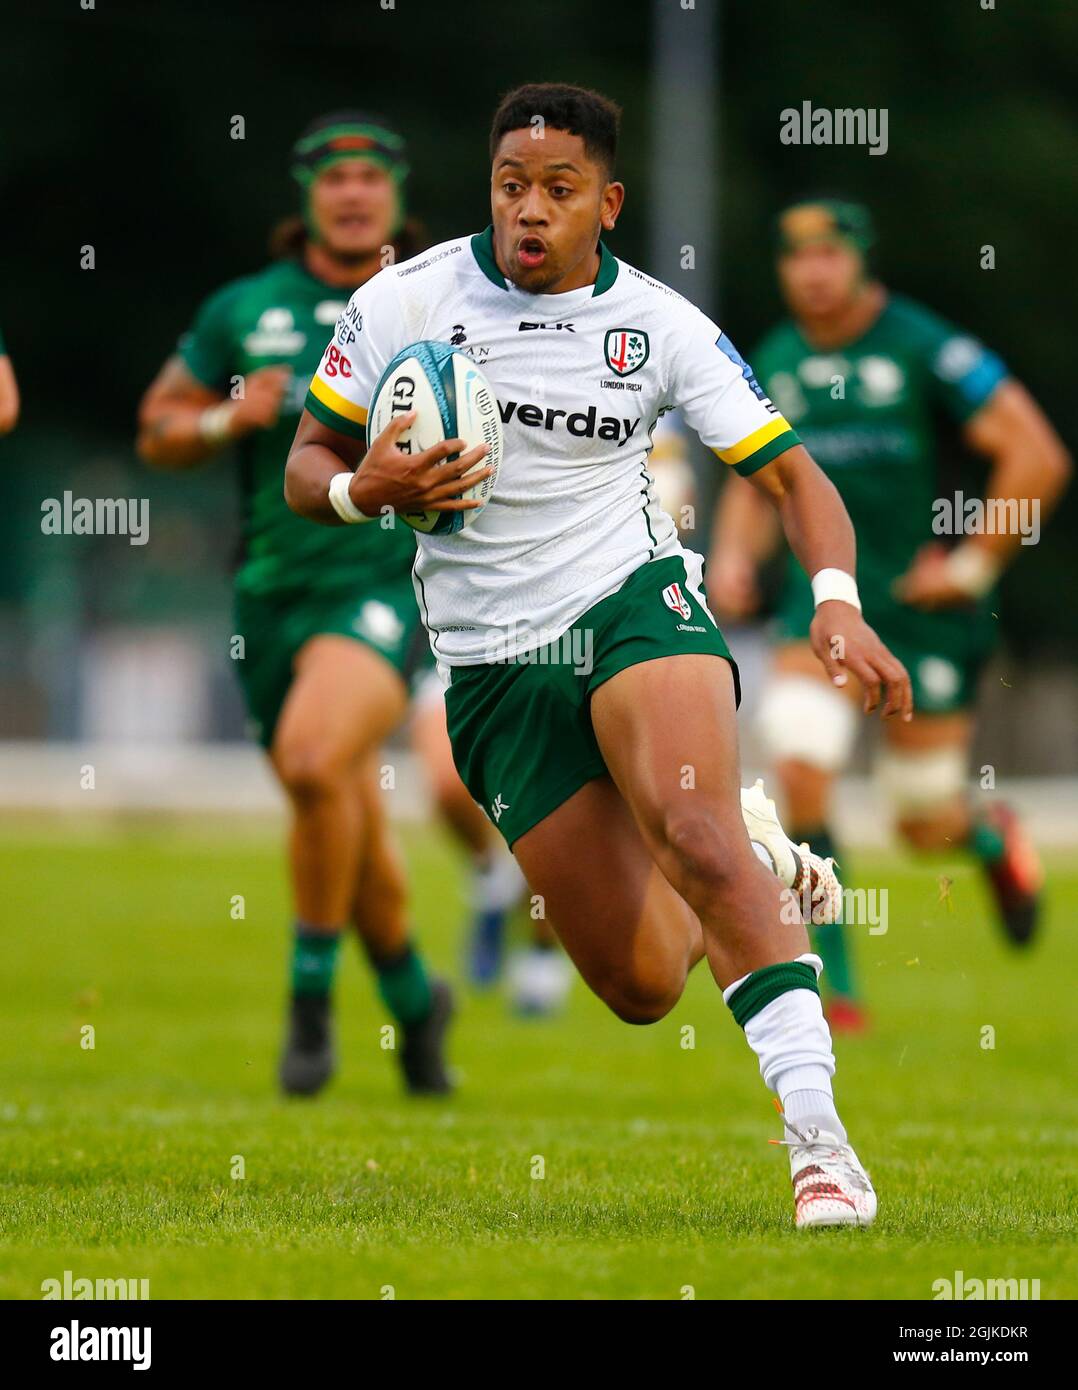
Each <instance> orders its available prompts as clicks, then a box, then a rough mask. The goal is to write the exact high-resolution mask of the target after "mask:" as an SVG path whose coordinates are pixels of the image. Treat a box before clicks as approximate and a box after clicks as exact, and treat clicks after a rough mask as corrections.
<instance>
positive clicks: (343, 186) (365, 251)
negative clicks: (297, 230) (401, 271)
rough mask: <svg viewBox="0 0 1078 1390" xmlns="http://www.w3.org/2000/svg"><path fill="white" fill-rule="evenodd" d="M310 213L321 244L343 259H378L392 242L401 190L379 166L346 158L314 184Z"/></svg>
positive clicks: (325, 171)
mask: <svg viewBox="0 0 1078 1390" xmlns="http://www.w3.org/2000/svg"><path fill="white" fill-rule="evenodd" d="M310 199H311V201H310V210H311V216H312V218H313V219H314V224H315V226H316V227H317V228H318V236H319V240H320V241H321V243H322V245H323V246H324V247H325V248H326V250H327V251H328V252H329V253H330V255H332V256H338V257H339V258H340V259H341V260H357V259H359V258H361V257H364V256H370V255H374V254H375V253H377V252H378V251H380V250H381V248H382V247H383V246H387V245H388V244H389V242H390V240H391V235H392V227H393V222H394V220H395V218H396V215H397V188H396V185H395V184H394V182H393V180H392V178H391V177H390V176H389V174H388V173H387V172H386V171H385V169H383V168H382V167H381V165H378V164H370V163H368V162H367V161H366V160H363V159H346V160H342V161H341V162H340V163H339V164H331V165H330V166H329V168H328V169H326V170H324V172H323V173H321V174H319V175H318V177H317V178H316V179H315V181H314V183H313V184H312V185H311V194H310Z"/></svg>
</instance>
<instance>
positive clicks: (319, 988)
mask: <svg viewBox="0 0 1078 1390" xmlns="http://www.w3.org/2000/svg"><path fill="white" fill-rule="evenodd" d="M340 945H341V933H340V932H339V931H336V932H329V931H312V930H311V929H310V928H309V927H297V928H296V935H295V940H294V941H293V943H292V967H291V974H292V993H293V994H329V992H330V991H331V990H332V988H333V977H334V975H335V974H336V973H337V953H338V951H339V950H340Z"/></svg>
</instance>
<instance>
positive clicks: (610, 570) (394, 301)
mask: <svg viewBox="0 0 1078 1390" xmlns="http://www.w3.org/2000/svg"><path fill="white" fill-rule="evenodd" d="M423 338H429V339H435V340H438V341H441V342H449V343H452V344H453V345H455V346H456V347H457V348H458V350H459V351H460V352H463V353H466V354H467V355H468V356H469V357H470V358H471V359H472V360H473V361H474V362H475V363H476V365H477V366H479V367H480V368H481V369H482V370H483V372H484V373H485V375H486V377H487V379H488V380H489V382H490V384H491V386H492V387H493V389H494V392H495V394H496V396H497V397H498V403H499V408H500V411H501V416H502V422H503V427H504V432H505V444H504V450H503V455H502V463H501V469H500V472H499V475H498V482H497V487H496V488H495V490H494V493H493V495H492V496H491V498H490V500H489V501H488V502H487V505H486V506H485V507H484V509H483V510H482V512H480V514H479V515H478V516H477V517H476V518H475V520H474V521H473V522H472V523H471V524H470V525H469V526H467V527H465V528H464V529H463V530H461V531H458V532H455V533H453V534H447V535H441V536H439V535H425V534H422V533H417V536H416V540H417V542H418V547H419V548H418V554H417V557H416V563H415V566H414V570H413V576H414V581H415V586H416V594H417V597H418V600H419V604H420V609H421V612H422V614H423V620H424V622H425V623H426V625H427V629H428V631H429V633H430V639H431V647H432V650H433V651H434V654H435V656H436V657H437V658H438V659H439V661H441V662H443V663H445V664H446V665H449V666H460V665H469V664H475V663H481V662H486V661H491V660H502V659H505V658H507V657H511V656H514V655H519V654H521V653H523V652H526V651H528V650H530V649H532V648H534V647H536V646H540V645H543V644H545V643H547V642H552V641H554V640H555V639H556V638H558V637H560V636H561V635H562V633H564V632H565V631H566V630H567V629H568V628H569V627H570V626H571V625H572V624H573V623H574V622H575V621H576V619H577V618H579V617H580V615H581V614H582V613H583V612H584V611H585V610H586V609H588V608H590V607H591V606H592V604H594V603H597V602H598V601H599V600H600V599H602V598H605V597H606V596H607V595H608V594H611V593H613V592H614V590H615V589H617V588H618V587H619V586H620V585H621V584H622V583H624V581H625V580H626V579H627V578H628V576H629V575H630V574H632V573H633V571H634V570H636V569H638V568H639V566H640V565H643V564H647V563H648V562H649V561H651V560H656V559H664V558H666V557H667V556H669V555H674V554H678V553H679V552H681V550H682V547H681V545H680V543H679V541H678V538H677V532H676V529H675V527H674V523H673V521H672V520H671V519H670V517H669V516H668V515H667V514H666V513H665V512H664V511H663V510H662V509H661V507H660V506H659V503H658V501H657V499H656V497H655V494H654V490H653V486H652V478H651V475H650V473H649V471H648V466H647V465H648V454H649V452H650V449H651V432H652V430H653V429H654V427H655V424H656V422H657V421H658V419H659V416H660V415H662V414H663V412H664V411H667V410H670V409H673V408H674V407H678V408H679V409H680V411H681V414H682V418H683V419H684V420H685V422H686V424H687V425H688V426H689V427H690V428H691V429H693V430H695V431H696V433H697V434H698V435H699V436H700V438H701V439H702V440H703V442H704V443H705V444H706V445H708V446H709V447H710V448H711V449H712V450H713V451H714V452H715V453H716V454H717V455H718V457H719V458H720V459H721V460H722V461H723V462H724V463H726V464H729V465H731V466H732V467H734V468H736V469H737V471H738V472H739V473H743V474H745V473H751V472H753V471H754V470H755V469H757V468H760V467H762V466H763V464H765V463H767V462H769V461H770V460H771V459H772V458H774V457H775V455H776V454H779V453H781V452H782V451H783V450H784V449H788V448H790V447H791V446H792V445H794V444H796V443H798V437H797V435H796V434H795V433H794V432H793V430H792V429H791V428H790V426H789V425H788V424H787V422H786V421H785V420H784V419H783V417H782V416H781V415H780V414H779V412H778V410H777V409H776V407H775V406H774V405H772V403H771V401H770V400H768V398H767V397H766V396H765V395H764V393H763V391H762V390H761V389H760V387H759V386H758V384H757V382H756V379H755V377H754V376H753V374H752V371H751V369H750V368H749V367H748V365H747V364H746V363H745V362H744V361H743V360H742V358H741V357H740V356H739V355H738V353H737V351H736V349H735V348H734V346H733V344H732V343H731V342H730V340H729V339H728V338H727V337H726V335H725V334H724V333H722V332H721V330H720V329H719V328H718V327H717V326H716V325H715V324H714V323H712V321H711V320H710V319H709V318H708V317H707V316H706V315H705V314H702V313H701V312H700V310H699V309H697V308H695V307H694V306H693V305H692V304H690V303H689V302H688V301H687V300H686V299H683V298H682V296H681V295H679V294H677V293H676V292H675V291H674V290H671V289H669V288H667V286H665V285H662V284H660V283H659V282H658V281H656V280H652V279H649V277H648V276H646V275H643V274H642V273H641V272H640V271H639V270H636V269H635V268H634V267H633V266H631V265H627V264H626V263H625V262H624V261H620V260H618V259H617V258H616V257H614V256H612V255H611V254H610V252H609V251H608V250H607V249H606V247H605V246H602V245H600V265H599V274H598V277H597V278H596V281H595V283H594V284H592V285H586V286H584V287H583V288H582V289H578V290H569V291H567V292H566V293H564V294H528V293H527V292H526V291H524V290H521V289H518V288H517V287H516V286H515V285H514V284H513V283H512V282H511V281H508V280H506V279H505V277H504V276H503V275H502V274H501V272H500V271H499V270H498V267H497V264H496V262H495V259H494V250H493V229H492V228H489V227H488V228H487V230H486V231H485V232H483V233H481V234H479V235H477V236H473V237H464V238H461V239H460V240H459V241H447V242H444V243H442V244H441V245H440V246H435V247H433V248H431V250H429V251H425V252H424V253H423V254H422V255H419V256H417V257H415V258H414V259H412V260H410V261H404V262H402V263H401V264H400V265H396V266H388V267H387V268H386V269H384V270H382V271H380V272H379V273H378V274H377V275H375V276H374V277H373V278H372V279H371V280H368V281H367V283H366V284H364V285H362V286H361V287H360V288H359V289H358V290H356V292H355V294H353V295H352V298H351V300H350V302H349V305H348V308H347V310H346V311H345V313H344V314H342V315H341V317H340V319H339V320H338V323H337V329H336V333H335V335H334V338H333V340H332V342H331V343H330V345H329V346H328V347H327V349H326V352H325V354H324V355H323V357H322V362H321V364H320V366H319V368H318V371H317V373H316V374H315V377H314V379H313V381H312V382H311V387H310V391H309V392H308V395H307V409H308V410H309V411H310V412H311V413H312V414H313V415H315V416H316V417H317V418H318V419H319V420H321V421H322V422H323V423H325V424H327V425H329V426H330V428H331V429H335V430H338V431H340V432H341V433H344V434H350V435H355V436H359V437H362V436H363V435H364V433H365V431H364V426H365V424H366V420H367V407H368V405H369V404H370V399H371V395H372V393H373V391H374V388H375V386H376V384H377V382H378V379H379V377H380V376H381V375H382V372H383V370H384V369H385V367H386V365H387V363H388V362H389V361H390V359H391V358H393V357H394V356H396V354H397V353H398V352H399V351H400V350H401V349H402V348H404V347H407V346H408V345H409V344H410V343H414V342H417V341H418V340H420V339H423Z"/></svg>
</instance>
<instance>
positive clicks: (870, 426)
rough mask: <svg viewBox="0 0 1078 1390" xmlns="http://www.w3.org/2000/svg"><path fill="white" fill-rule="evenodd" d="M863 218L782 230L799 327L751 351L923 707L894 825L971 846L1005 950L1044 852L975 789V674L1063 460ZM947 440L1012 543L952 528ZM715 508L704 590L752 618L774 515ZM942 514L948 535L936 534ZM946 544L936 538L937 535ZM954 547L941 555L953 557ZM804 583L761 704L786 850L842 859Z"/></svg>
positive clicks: (916, 835)
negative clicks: (847, 527) (899, 288)
mask: <svg viewBox="0 0 1078 1390" xmlns="http://www.w3.org/2000/svg"><path fill="white" fill-rule="evenodd" d="M872 241H873V230H872V225H871V220H870V215H869V213H868V211H867V209H865V208H863V207H861V206H860V205H858V204H853V203H847V202H836V201H830V200H821V201H819V202H808V203H802V204H798V205H796V206H794V207H791V208H789V209H787V210H786V212H784V213H783V214H782V215H781V217H780V218H779V221H778V274H779V280H780V284H781V287H782V291H783V294H784V296H785V298H786V301H787V304H788V306H789V309H790V313H791V318H790V320H788V321H787V322H785V323H782V324H780V325H779V326H778V327H777V328H775V329H774V330H773V331H772V332H771V333H770V334H768V336H767V337H766V338H765V339H764V341H763V342H762V343H761V344H760V346H759V347H758V348H757V349H756V352H755V353H754V354H753V358H752V361H753V366H754V368H755V370H756V373H757V376H758V378H759V380H760V383H761V385H762V386H763V388H764V390H766V391H767V392H768V393H769V394H770V395H771V397H772V398H773V399H774V401H775V403H776V405H777V406H778V407H779V409H780V410H782V411H783V413H784V414H785V415H786V417H787V419H789V420H790V422H791V424H793V425H794V426H795V427H796V429H797V430H798V432H799V433H800V435H801V437H802V439H804V441H805V443H806V445H807V446H808V448H809V449H810V450H811V451H812V455H813V457H814V458H815V459H816V461H817V462H818V463H819V465H820V467H821V468H822V469H823V470H824V472H825V473H826V474H827V475H828V477H829V478H830V479H831V481H832V482H833V483H834V484H835V486H836V487H837V488H838V490H839V492H840V493H841V495H842V500H843V502H844V503H845V504H846V508H847V510H848V511H849V514H850V518H851V520H852V521H853V524H854V530H855V532H856V534H857V581H858V586H859V589H860V594H861V601H862V603H863V606H864V614H865V618H866V619H867V621H868V622H869V623H870V624H871V625H872V627H873V628H875V630H876V631H877V632H878V633H879V635H880V637H881V638H882V639H883V641H884V642H886V643H887V645H888V646H889V647H890V648H891V650H892V651H893V652H895V654H896V655H897V656H898V657H899V658H900V659H901V660H902V662H903V663H904V665H905V666H906V668H907V669H908V671H909V672H910V676H911V679H912V682H913V690H914V700H915V706H916V710H917V713H916V715H915V717H914V719H913V720H912V722H910V723H899V722H894V723H889V724H888V725H886V726H885V730H884V738H885V742H884V749H883V753H882V757H881V759H880V768H879V771H880V774H881V781H882V785H883V788H884V790H885V792H886V794H887V796H888V799H889V801H890V803H891V806H892V807H893V810H894V813H895V815H896V818H897V826H898V829H899V831H900V833H901V834H902V836H903V837H904V839H905V840H906V841H907V842H908V843H909V844H910V845H912V846H913V847H914V848H915V849H919V850H929V849H943V848H949V847H952V846H955V845H963V846H965V847H966V848H967V849H968V850H969V851H970V852H971V853H972V854H973V855H974V856H975V857H976V858H977V859H978V861H979V862H980V863H981V864H982V865H983V866H984V868H985V870H986V872H987V875H988V878H989V881H990V883H991V885H992V888H993V890H994V894H995V900H996V902H997V905H998V908H999V912H1000V917H1001V920H1002V922H1003V925H1004V928H1005V930H1006V931H1007V933H1008V935H1009V936H1010V937H1011V939H1012V940H1014V941H1016V942H1025V941H1028V940H1029V938H1030V936H1031V935H1032V932H1033V930H1034V925H1035V922H1036V916H1037V903H1038V894H1039V886H1040V870H1039V866H1038V864H1037V860H1036V856H1035V854H1034V852H1033V850H1032V848H1031V846H1030V845H1029V843H1028V841H1027V840H1026V838H1025V836H1024V835H1023V834H1022V832H1021V830H1020V827H1019V825H1018V823H1017V821H1016V819H1015V817H1014V814H1013V812H1012V811H1011V810H1010V809H1009V808H1008V807H1006V806H1005V805H1003V804H1001V803H999V802H995V803H992V804H990V805H989V807H988V809H987V810H985V811H982V810H980V809H977V808H975V807H974V806H973V805H972V804H971V802H970V799H969V798H968V796H967V793H966V764H967V759H968V753H969V747H970V739H971V735H972V731H973V718H972V705H973V701H974V694H975V688H976V682H977V676H978V674H979V672H980V671H981V669H982V666H983V664H984V662H985V660H986V658H987V657H988V655H989V654H990V652H991V650H992V646H993V643H994V637H995V631H996V622H995V620H994V619H993V617H992V612H991V610H992V591H993V588H994V585H995V581H996V579H997V577H998V575H999V574H1000V573H1001V571H1002V570H1003V569H1004V567H1005V566H1006V564H1007V563H1008V562H1009V561H1010V560H1011V559H1013V558H1014V556H1015V555H1016V554H1017V552H1018V548H1019V545H1020V543H1021V542H1022V540H1023V534H1022V532H1023V530H1025V532H1026V536H1027V539H1028V535H1029V527H1026V526H1025V525H1024V522H1025V521H1031V520H1032V518H1034V517H1037V518H1038V521H1037V525H1038V526H1039V521H1040V520H1043V519H1044V517H1045V516H1046V514H1047V512H1048V511H1049V510H1050V508H1051V506H1052V504H1053V503H1054V501H1055V500H1056V498H1057V496H1058V495H1059V493H1060V491H1061V489H1062V487H1063V486H1064V483H1065V480H1066V477H1067V474H1068V471H1069V463H1068V460H1067V456H1066V453H1065V451H1064V448H1063V446H1062V444H1061V443H1060V441H1059V439H1058V437H1057V436H1056V434H1055V432H1054V431H1053V429H1052V427H1051V425H1050V424H1049V423H1048V421H1047V420H1046V419H1045V417H1044V415H1043V414H1042V413H1041V411H1040V409H1039V408H1038V406H1037V405H1036V403H1035V402H1034V401H1033V400H1032V398H1031V397H1030V395H1029V394H1028V392H1027V391H1026V390H1025V389H1024V388H1023V387H1022V386H1020V385H1019V384H1018V383H1017V382H1016V381H1014V380H1013V379H1012V378H1011V377H1010V376H1009V375H1008V372H1007V369H1006V368H1005V366H1004V365H1003V363H1002V362H1001V361H1000V359H999V358H998V357H996V356H995V354H993V353H991V352H989V351H988V350H987V349H985V348H984V347H983V346H982V345H981V344H980V343H978V342H977V341H976V340H975V339H973V338H971V337H969V336H968V335H967V334H966V333H964V332H962V331H960V330H958V329H956V328H954V327H952V326H951V325H950V324H948V323H946V322H945V321H944V320H943V319H941V318H939V317H938V316H937V315H936V314H934V313H932V312H930V311H929V310H928V309H926V308H924V307H922V306H921V305H920V304H916V303H914V302H912V301H911V300H908V299H905V298H903V297H901V296H899V295H897V294H893V293H891V292H890V291H888V290H887V289H886V288H885V287H884V286H883V285H882V284H881V283H880V282H879V280H877V279H876V278H875V277H874V276H873V274H872V273H871V271H870V269H869V263H868V252H869V249H870V247H871V245H872ZM952 436H953V437H954V439H955V441H956V442H961V443H964V445H965V446H966V447H967V448H969V449H970V450H972V451H973V452H975V453H977V454H979V455H980V456H982V457H983V458H984V460H985V461H986V462H987V464H988V468H989V476H988V479H987V482H986V484H985V496H986V497H988V498H997V499H1001V503H1002V505H1001V507H1000V511H999V513H998V514H999V515H1000V516H1001V517H1010V519H1011V521H1012V522H1013V523H1015V524H1014V525H1012V526H1011V527H1010V528H1006V529H1004V530H1003V531H999V532H996V533H988V534H974V535H971V536H968V537H966V536H964V535H960V536H959V537H958V538H957V539H956V538H955V536H954V529H955V528H953V527H949V526H948V525H947V524H946V521H945V519H946V517H947V516H948V515H949V512H950V510H953V508H949V507H948V505H947V504H948V501H949V499H948V497H947V493H948V492H950V493H951V494H952V495H953V494H954V492H955V488H956V482H957V480H956V479H955V478H953V477H952V478H951V479H950V480H949V481H948V479H947V476H946V471H945V470H946V467H947V465H948V464H949V463H950V462H951V461H952V455H953V450H950V451H949V450H948V441H949V439H950V437H952ZM729 482H730V485H729V486H728V487H727V488H726V489H725V490H724V493H723V495H722V497H721V499H720V503H719V508H718V513H717V517H716V527H715V533H714V545H713V554H712V558H711V561H710V564H709V592H710V595H711V597H712V599H713V600H714V602H715V604H716V605H717V606H718V607H719V608H721V609H722V610H723V612H724V613H725V614H726V615H727V616H728V617H740V616H744V615H746V614H747V613H749V612H750V611H752V610H753V608H754V607H755V606H756V603H757V591H756V573H757V567H758V565H759V563H760V561H761V560H762V559H763V558H764V557H765V555H766V554H767V553H768V551H769V550H770V548H771V546H772V544H773V543H774V542H776V541H777V540H778V535H777V531H776V528H775V526H774V523H773V520H772V516H773V514H772V513H771V512H770V510H769V509H767V508H766V507H765V506H763V505H761V503H760V501H759V499H758V497H757V495H756V494H755V493H753V491H752V490H751V489H750V488H748V487H746V486H744V485H742V484H741V483H740V481H739V480H738V479H730V480H729ZM941 521H942V522H943V523H944V524H940V523H941ZM944 538H945V539H946V542H947V543H946V544H945V541H944ZM948 547H949V548H948ZM812 614H813V601H812V591H811V588H810V586H809V583H808V580H807V579H806V578H805V576H804V574H803V572H802V571H801V569H800V568H799V567H798V565H797V564H796V563H794V562H793V560H792V557H791V559H790V562H789V564H788V565H787V570H786V577H785V582H784V585H783V589H782V593H781V596H780V599H779V605H778V621H777V629H778V637H777V640H778V647H777V651H776V653H775V663H774V674H773V678H772V681H771V683H770V686H769V688H768V690H767V693H766V695H765V698H764V700H763V702H762V706H761V711H760V728H761V734H762V737H763V741H764V744H765V746H766V747H767V749H768V752H769V754H770V756H771V757H772V758H773V759H774V761H775V765H776V771H777V773H778V775H779V778H780V781H781V783H782V787H783V792H784V795H785V798H786V801H787V806H788V817H789V821H790V822H791V823H792V824H791V825H790V833H791V835H792V836H793V838H794V839H798V840H807V841H809V842H810V843H811V844H812V847H813V848H814V849H815V850H816V851H817V852H818V853H820V854H834V853H835V852H836V851H835V848H834V841H833V837H832V835H831V831H830V819H831V793H832V786H833V781H834V777H835V775H836V774H837V773H838V772H839V771H841V769H842V768H843V766H844V765H845V763H846V761H847V759H848V757H849V755H850V752H851V749H852V744H853V741H854V738H855V736H856V732H857V717H856V701H857V698H858V692H857V690H856V682H855V681H852V680H851V681H849V682H848V683H847V685H846V689H845V690H841V691H839V690H836V689H835V688H834V687H833V686H831V685H830V684H829V683H828V680H827V676H826V673H825V672H824V671H823V670H822V668H821V667H820V664H819V662H818V661H817V660H816V658H815V657H814V656H813V654H812V651H811V649H810V647H809V642H808V634H809V624H810V622H811V620H812ZM820 945H821V954H824V953H825V952H826V956H827V958H828V974H829V978H830V980H831V982H832V986H833V988H834V989H835V991H836V997H835V998H834V999H833V1000H832V1005H831V1015H830V1016H831V1018H832V1022H833V1023H834V1024H836V1025H837V1026H842V1025H843V1024H846V1025H847V1026H849V1027H851V1028H856V1027H859V1026H861V1024H862V1023H863V1014H862V1012H861V1010H860V1007H859V1005H858V1003H857V999H856V992H855V989H854V985H853V981H852V977H851V974H850V970H849V964H848V961H847V960H846V955H845V945H844V942H843V939H842V929H841V927H840V926H838V925H837V924H836V925H834V926H828V927H824V928H821V940H820Z"/></svg>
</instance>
